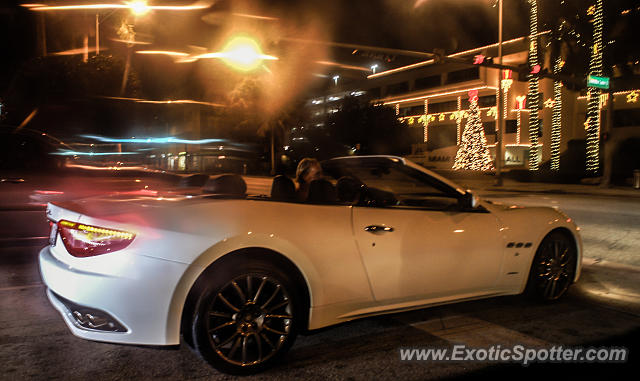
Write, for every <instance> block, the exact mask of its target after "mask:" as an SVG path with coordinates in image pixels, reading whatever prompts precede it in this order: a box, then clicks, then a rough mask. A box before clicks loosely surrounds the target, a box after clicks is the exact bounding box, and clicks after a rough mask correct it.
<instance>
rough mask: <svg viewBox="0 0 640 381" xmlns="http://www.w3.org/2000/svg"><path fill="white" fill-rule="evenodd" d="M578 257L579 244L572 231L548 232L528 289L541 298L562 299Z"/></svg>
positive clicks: (532, 266)
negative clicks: (576, 242)
mask: <svg viewBox="0 0 640 381" xmlns="http://www.w3.org/2000/svg"><path fill="white" fill-rule="evenodd" d="M576 261H577V252H576V246H575V243H574V241H573V239H572V237H571V236H570V235H569V233H564V232H561V231H553V232H551V233H549V234H548V235H547V236H546V237H545V238H544V239H543V240H542V242H541V243H540V246H538V250H537V251H536V255H535V257H534V258H533V263H532V264H531V269H530V271H529V280H528V283H527V288H526V290H525V293H526V294H527V295H528V296H530V297H533V298H535V299H538V300H541V301H552V300H557V299H559V298H560V297H561V296H563V295H564V294H565V293H566V292H567V290H568V289H569V286H570V285H571V283H573V279H574V277H575V272H576Z"/></svg>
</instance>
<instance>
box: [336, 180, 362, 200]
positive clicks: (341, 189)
mask: <svg viewBox="0 0 640 381" xmlns="http://www.w3.org/2000/svg"><path fill="white" fill-rule="evenodd" d="M336 191H337V193H338V200H340V201H342V202H347V203H354V202H358V199H359V198H360V193H361V192H362V183H361V182H360V181H358V180H356V179H354V178H353V177H350V176H344V177H341V178H340V179H338V182H337V183H336Z"/></svg>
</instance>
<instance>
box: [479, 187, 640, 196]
mask: <svg viewBox="0 0 640 381" xmlns="http://www.w3.org/2000/svg"><path fill="white" fill-rule="evenodd" d="M476 189H477V190H479V191H488V192H514V193H546V194H564V195H567V194H573V195H581V196H600V197H631V198H640V192H637V194H634V193H632V192H628V193H627V191H622V192H620V193H608V192H603V193H599V192H586V191H571V190H561V189H514V188H497V187H491V188H476Z"/></svg>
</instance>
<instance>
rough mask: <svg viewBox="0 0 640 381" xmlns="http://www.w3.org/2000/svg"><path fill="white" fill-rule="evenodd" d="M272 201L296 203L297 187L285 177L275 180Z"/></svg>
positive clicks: (277, 177)
mask: <svg viewBox="0 0 640 381" xmlns="http://www.w3.org/2000/svg"><path fill="white" fill-rule="evenodd" d="M271 199H272V200H275V201H294V200H295V199H296V186H295V185H294V184H293V181H292V180H291V179H290V178H288V177H287V176H285V175H278V176H276V177H274V178H273V183H272V184H271Z"/></svg>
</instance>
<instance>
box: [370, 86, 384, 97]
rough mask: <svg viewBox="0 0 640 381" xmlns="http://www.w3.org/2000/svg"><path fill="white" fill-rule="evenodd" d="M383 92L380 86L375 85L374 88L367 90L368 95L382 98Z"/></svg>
mask: <svg viewBox="0 0 640 381" xmlns="http://www.w3.org/2000/svg"><path fill="white" fill-rule="evenodd" d="M381 94H382V93H381V92H380V88H379V87H375V88H373V89H368V90H367V95H369V96H370V97H371V98H380V97H381Z"/></svg>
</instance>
